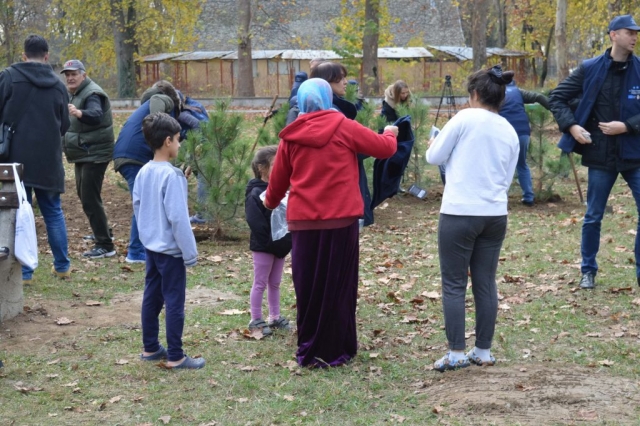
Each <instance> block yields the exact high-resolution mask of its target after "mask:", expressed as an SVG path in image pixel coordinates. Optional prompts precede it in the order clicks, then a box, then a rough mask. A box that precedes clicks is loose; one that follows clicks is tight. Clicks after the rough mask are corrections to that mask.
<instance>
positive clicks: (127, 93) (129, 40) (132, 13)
mask: <svg viewBox="0 0 640 426" xmlns="http://www.w3.org/2000/svg"><path fill="white" fill-rule="evenodd" d="M111 14H112V16H113V20H114V25H113V38H114V40H115V50H116V64H117V68H118V97H119V98H133V97H135V95H136V67H135V63H134V61H133V54H134V53H135V51H136V49H137V45H136V41H135V20H136V9H135V6H134V4H133V3H132V2H122V1H121V0H111Z"/></svg>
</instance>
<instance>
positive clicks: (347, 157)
mask: <svg viewBox="0 0 640 426" xmlns="http://www.w3.org/2000/svg"><path fill="white" fill-rule="evenodd" d="M280 138H281V141H280V145H279V146H278V153H277V154H276V158H275V162H274V165H273V169H272V171H271V176H270V177H269V186H268V188H267V194H266V199H265V206H267V207H268V208H275V207H277V206H278V204H279V203H280V200H282V198H283V197H284V195H285V193H286V191H287V190H288V189H289V187H291V188H290V192H289V202H288V204H287V222H288V224H289V229H290V230H292V231H299V230H306V229H335V228H341V227H344V226H348V225H349V224H351V223H352V222H353V221H355V220H356V219H357V218H359V217H360V216H362V214H363V211H364V204H363V202H362V195H361V194H360V188H359V186H358V159H357V153H362V154H367V155H370V156H373V157H376V158H388V157H390V156H392V155H393V154H394V153H395V152H396V137H395V136H394V134H393V133H392V132H391V131H386V132H384V133H383V134H381V135H379V134H377V133H375V132H374V131H372V130H370V129H368V128H366V127H364V126H362V125H361V124H359V123H358V122H356V121H353V120H349V119H347V118H346V117H345V116H344V115H343V114H341V113H339V112H338V111H334V110H331V109H329V110H323V111H317V112H312V113H308V114H303V115H300V116H299V117H298V119H297V120H296V121H294V122H293V123H291V124H290V125H289V126H287V127H285V128H284V129H283V130H282V131H281V132H280Z"/></svg>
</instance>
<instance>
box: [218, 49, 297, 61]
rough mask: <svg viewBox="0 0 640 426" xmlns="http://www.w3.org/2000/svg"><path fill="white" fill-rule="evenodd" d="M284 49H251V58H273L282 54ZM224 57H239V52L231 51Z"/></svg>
mask: <svg viewBox="0 0 640 426" xmlns="http://www.w3.org/2000/svg"><path fill="white" fill-rule="evenodd" d="M282 52H284V50H253V51H251V59H273V58H277V57H279V56H280V55H282ZM222 59H230V60H231V59H238V52H231V53H229V54H228V55H225V56H223V57H222Z"/></svg>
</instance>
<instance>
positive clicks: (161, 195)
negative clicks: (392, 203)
mask: <svg viewBox="0 0 640 426" xmlns="http://www.w3.org/2000/svg"><path fill="white" fill-rule="evenodd" d="M142 131H143V133H144V138H145V140H146V142H147V144H148V145H149V147H150V148H151V150H152V151H153V160H152V161H149V162H148V163H147V164H145V165H144V166H143V167H142V168H141V169H140V172H139V173H138V176H136V180H135V184H134V187H133V194H132V196H133V211H134V214H135V216H136V219H137V223H138V232H139V234H140V241H142V244H143V245H144V247H145V251H146V263H147V275H146V277H145V285H144V295H143V298H142V342H143V344H144V352H143V353H142V354H141V355H140V359H142V360H143V361H158V360H161V359H166V360H167V363H166V365H167V366H168V367H171V368H185V369H197V368H202V367H204V364H205V361H204V359H203V358H191V357H189V356H187V355H186V354H185V353H184V352H183V350H182V330H183V329H184V304H185V298H186V289H187V271H186V267H191V266H194V265H195V264H196V261H197V258H198V249H197V247H196V240H195V238H194V236H193V231H192V230H191V225H190V223H189V210H188V208H187V179H186V178H185V176H184V174H183V173H182V171H181V170H180V169H178V168H177V167H174V166H173V165H171V163H170V161H171V160H172V159H174V158H176V157H177V156H178V150H179V149H180V124H178V122H177V121H176V120H175V119H174V118H172V117H171V116H170V115H168V114H165V113H163V112H156V113H153V114H149V115H148V116H147V117H145V118H144V120H143V122H142ZM163 305H166V329H167V346H168V349H165V348H164V347H163V346H162V345H160V342H159V341H158V332H159V328H160V327H159V321H158V315H160V311H162V306H163Z"/></svg>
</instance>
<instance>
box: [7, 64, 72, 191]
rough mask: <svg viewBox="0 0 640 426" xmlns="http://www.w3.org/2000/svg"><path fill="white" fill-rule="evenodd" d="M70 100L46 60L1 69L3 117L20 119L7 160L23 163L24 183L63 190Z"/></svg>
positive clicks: (8, 119) (46, 188) (41, 187)
mask: <svg viewBox="0 0 640 426" xmlns="http://www.w3.org/2000/svg"><path fill="white" fill-rule="evenodd" d="M31 88H34V90H33V96H32V98H33V99H32V100H29V96H30V95H29V93H30V92H31ZM24 102H29V104H28V105H27V106H26V107H25V106H24V104H23V103H24ZM7 104H9V105H10V107H9V108H6V107H7ZM68 104H69V96H68V94H67V88H66V87H65V85H64V84H63V83H62V80H60V78H58V76H57V75H56V74H55V73H54V72H53V70H52V68H51V65H49V64H47V63H41V62H31V61H29V62H20V63H15V64H13V65H11V66H10V67H8V68H7V69H5V70H4V71H3V72H1V73H0V119H1V121H2V122H15V123H17V127H16V131H15V133H14V135H13V140H12V143H11V149H10V151H9V158H8V161H7V162H10V163H14V162H15V163H22V164H24V178H23V181H24V184H25V186H28V187H33V188H39V189H43V190H45V191H53V192H58V193H61V192H64V168H63V166H62V135H64V134H65V133H66V132H67V129H68V128H69V107H68ZM22 110H24V113H23V116H22V117H12V111H13V112H15V111H22Z"/></svg>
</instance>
